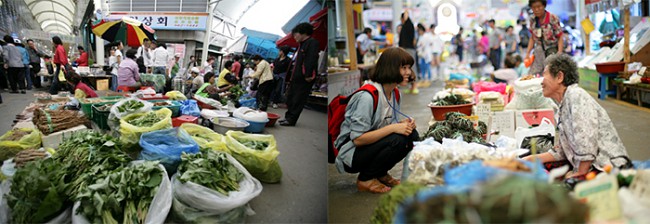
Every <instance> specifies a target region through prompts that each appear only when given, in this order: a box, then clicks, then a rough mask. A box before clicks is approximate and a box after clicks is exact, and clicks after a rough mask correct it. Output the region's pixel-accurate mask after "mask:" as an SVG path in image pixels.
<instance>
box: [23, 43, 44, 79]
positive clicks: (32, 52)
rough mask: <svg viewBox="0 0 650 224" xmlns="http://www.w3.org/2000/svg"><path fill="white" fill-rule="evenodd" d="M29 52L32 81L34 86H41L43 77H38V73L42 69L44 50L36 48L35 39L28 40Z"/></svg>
mask: <svg viewBox="0 0 650 224" xmlns="http://www.w3.org/2000/svg"><path fill="white" fill-rule="evenodd" d="M27 46H28V47H27V53H28V54H29V66H30V67H31V71H30V73H31V76H32V81H33V82H34V87H36V88H41V77H38V75H37V74H38V73H39V72H40V71H41V57H44V56H45V54H43V52H41V51H39V50H38V49H36V45H35V44H34V40H32V39H28V40H27Z"/></svg>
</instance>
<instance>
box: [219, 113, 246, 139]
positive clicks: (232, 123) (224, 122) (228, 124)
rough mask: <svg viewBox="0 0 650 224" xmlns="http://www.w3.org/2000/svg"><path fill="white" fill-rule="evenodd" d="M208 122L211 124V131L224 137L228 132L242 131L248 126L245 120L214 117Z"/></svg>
mask: <svg viewBox="0 0 650 224" xmlns="http://www.w3.org/2000/svg"><path fill="white" fill-rule="evenodd" d="M210 122H212V129H213V130H214V131H215V132H217V133H219V134H222V135H225V134H226V132H228V131H230V130H233V131H244V129H245V128H247V127H248V126H249V125H250V123H248V122H246V121H245V120H242V119H239V118H234V117H222V118H219V117H215V118H212V119H210Z"/></svg>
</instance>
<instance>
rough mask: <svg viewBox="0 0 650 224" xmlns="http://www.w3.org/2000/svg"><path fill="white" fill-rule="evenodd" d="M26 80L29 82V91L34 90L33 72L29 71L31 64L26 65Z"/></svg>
mask: <svg viewBox="0 0 650 224" xmlns="http://www.w3.org/2000/svg"><path fill="white" fill-rule="evenodd" d="M25 80H26V81H27V89H32V87H33V83H32V70H31V69H29V64H26V65H25Z"/></svg>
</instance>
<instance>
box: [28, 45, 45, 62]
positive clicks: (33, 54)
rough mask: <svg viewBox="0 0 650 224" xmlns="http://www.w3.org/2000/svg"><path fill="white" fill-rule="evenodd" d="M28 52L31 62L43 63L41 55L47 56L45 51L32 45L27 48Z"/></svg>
mask: <svg viewBox="0 0 650 224" xmlns="http://www.w3.org/2000/svg"><path fill="white" fill-rule="evenodd" d="M27 53H28V54H29V63H41V57H43V56H45V54H43V52H41V51H39V50H36V49H34V48H31V47H28V48H27Z"/></svg>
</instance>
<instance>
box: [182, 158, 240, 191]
mask: <svg viewBox="0 0 650 224" xmlns="http://www.w3.org/2000/svg"><path fill="white" fill-rule="evenodd" d="M201 151H202V153H197V154H186V153H183V155H182V156H181V165H179V166H178V173H179V174H180V177H179V178H178V180H180V181H181V183H186V182H188V181H190V182H193V183H196V184H199V185H202V186H204V187H207V188H210V189H212V190H215V191H217V192H219V193H221V194H224V195H226V196H227V195H228V192H230V191H239V182H240V181H241V180H242V179H244V174H243V173H242V172H241V171H239V170H238V169H237V168H236V167H235V166H234V165H233V164H232V163H230V162H229V161H228V158H227V157H226V154H224V153H222V152H215V151H212V150H209V149H203V150H201Z"/></svg>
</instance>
